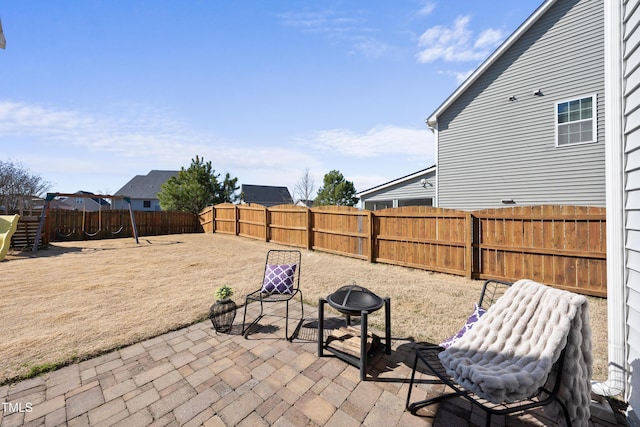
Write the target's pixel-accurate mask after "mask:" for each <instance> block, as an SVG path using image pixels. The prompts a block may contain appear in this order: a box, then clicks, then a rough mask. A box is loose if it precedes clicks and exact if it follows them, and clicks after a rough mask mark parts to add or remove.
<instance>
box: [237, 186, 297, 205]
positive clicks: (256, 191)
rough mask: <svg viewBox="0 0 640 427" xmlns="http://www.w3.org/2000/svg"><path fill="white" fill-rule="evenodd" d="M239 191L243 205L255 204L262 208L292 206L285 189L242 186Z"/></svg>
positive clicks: (289, 195)
mask: <svg viewBox="0 0 640 427" xmlns="http://www.w3.org/2000/svg"><path fill="white" fill-rule="evenodd" d="M240 191H241V192H242V196H243V197H242V200H243V201H244V202H245V203H257V204H260V205H263V206H274V205H287V204H293V199H292V198H291V194H290V193H289V189H288V188H287V187H274V186H270V185H251V184H243V185H242V187H241V189H240Z"/></svg>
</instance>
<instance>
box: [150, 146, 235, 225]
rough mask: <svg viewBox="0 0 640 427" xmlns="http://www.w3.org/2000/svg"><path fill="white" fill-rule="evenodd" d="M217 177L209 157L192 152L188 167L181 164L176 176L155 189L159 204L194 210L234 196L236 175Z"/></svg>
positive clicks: (188, 210) (180, 209) (200, 209)
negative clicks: (222, 179) (194, 154)
mask: <svg viewBox="0 0 640 427" xmlns="http://www.w3.org/2000/svg"><path fill="white" fill-rule="evenodd" d="M219 178H220V174H216V172H215V170H214V169H213V167H212V166H211V162H210V161H209V162H205V161H204V158H202V159H201V158H200V157H198V156H196V158H195V159H191V166H189V168H188V169H185V168H184V167H182V169H181V170H180V171H179V172H178V176H177V177H175V176H174V177H171V178H170V179H169V181H167V182H166V183H164V184H163V185H162V187H161V189H160V192H159V193H158V199H159V200H160V207H161V208H162V209H163V210H172V211H182V212H191V213H194V214H198V213H199V212H201V211H202V209H204V208H205V207H207V206H210V205H215V204H217V203H222V202H226V201H233V200H235V198H237V197H236V196H235V194H234V193H235V191H236V190H237V187H236V186H235V184H236V182H237V181H238V178H231V176H230V175H229V174H228V173H227V174H226V176H225V179H224V182H222V183H221V182H220V181H219Z"/></svg>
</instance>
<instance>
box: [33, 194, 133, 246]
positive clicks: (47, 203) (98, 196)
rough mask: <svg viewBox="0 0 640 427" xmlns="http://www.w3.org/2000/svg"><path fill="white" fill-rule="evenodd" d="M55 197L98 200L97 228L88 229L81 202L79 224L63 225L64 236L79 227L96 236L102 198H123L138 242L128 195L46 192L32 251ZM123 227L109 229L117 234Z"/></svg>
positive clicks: (100, 225)
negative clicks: (113, 229) (93, 229)
mask: <svg viewBox="0 0 640 427" xmlns="http://www.w3.org/2000/svg"><path fill="white" fill-rule="evenodd" d="M57 197H70V198H75V199H78V198H83V199H94V200H98V201H99V202H98V226H97V229H96V230H95V231H91V230H89V223H88V221H87V211H86V207H85V206H86V205H85V203H83V204H82V206H83V210H82V220H81V224H73V225H71V226H67V227H64V229H65V231H66V236H67V237H68V236H70V235H71V234H73V233H75V232H76V231H77V230H76V229H80V230H81V231H82V233H84V234H85V235H86V236H88V237H94V236H96V235H97V234H98V233H100V232H101V231H102V209H103V206H102V200H104V199H111V200H112V201H113V200H124V201H125V202H126V203H127V205H128V207H129V218H130V221H131V229H132V234H133V237H134V238H135V240H136V243H139V241H138V230H137V227H136V220H135V216H134V214H133V209H132V207H131V198H130V197H128V196H113V195H103V194H82V193H74V194H69V193H47V197H46V198H45V201H44V207H43V208H42V212H41V214H40V219H39V221H38V231H37V232H36V237H35V240H34V242H33V248H32V252H37V251H38V247H39V243H40V239H41V237H42V232H43V230H44V224H45V221H46V218H47V214H48V212H49V209H50V207H51V204H52V201H53V200H55V199H56V198H57ZM123 229H124V225H123V224H121V225H120V227H119V228H118V229H117V230H116V231H111V233H112V234H114V235H115V234H119V233H120V232H122V230H123ZM58 233H59V234H61V236H62V237H64V236H65V233H60V231H58Z"/></svg>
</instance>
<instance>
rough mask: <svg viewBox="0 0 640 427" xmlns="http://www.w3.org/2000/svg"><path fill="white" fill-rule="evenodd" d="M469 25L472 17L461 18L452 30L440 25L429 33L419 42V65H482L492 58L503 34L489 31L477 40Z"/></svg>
mask: <svg viewBox="0 0 640 427" xmlns="http://www.w3.org/2000/svg"><path fill="white" fill-rule="evenodd" d="M470 21H471V18H470V17H469V16H459V17H458V18H456V20H455V22H454V23H453V25H452V26H450V27H447V26H443V25H438V26H435V27H431V28H429V29H428V30H426V31H425V32H424V33H423V34H422V35H421V36H420V39H419V41H418V47H419V49H420V51H419V52H418V54H417V59H418V62H420V63H428V62H433V61H437V60H443V61H447V62H466V61H479V60H482V59H485V58H486V57H487V56H489V54H490V53H491V50H492V49H494V48H495V47H497V46H498V44H499V43H500V41H501V40H502V39H503V38H504V34H503V33H502V32H501V31H500V30H496V29H486V30H483V31H482V32H481V33H480V35H479V36H478V37H475V40H474V34H473V31H471V30H470V29H469V23H470Z"/></svg>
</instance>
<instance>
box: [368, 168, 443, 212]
mask: <svg viewBox="0 0 640 427" xmlns="http://www.w3.org/2000/svg"><path fill="white" fill-rule="evenodd" d="M435 183H436V167H435V166H432V167H430V168H427V169H423V170H421V171H418V172H414V173H412V174H409V175H406V176H403V177H401V178H398V179H395V180H393V181H389V182H386V183H384V184H381V185H378V186H375V187H372V188H369V189H368V190H364V191H361V192H359V193H358V194H356V196H357V197H358V198H360V202H361V206H362V207H363V208H364V209H368V210H371V211H375V210H379V209H386V208H397V207H402V206H433V199H434V196H435V193H436V192H435Z"/></svg>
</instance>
